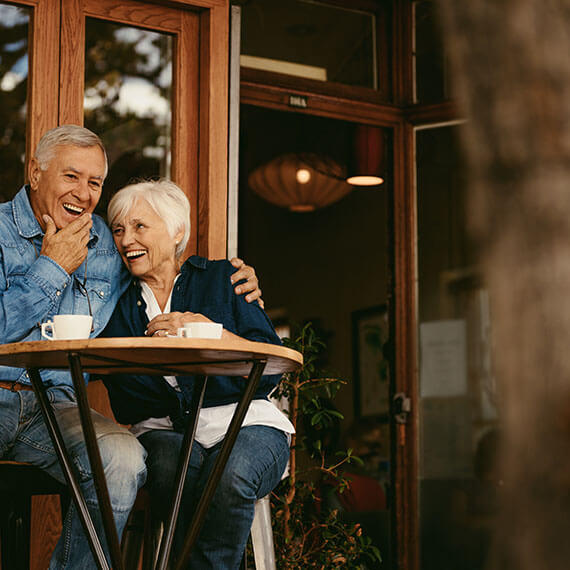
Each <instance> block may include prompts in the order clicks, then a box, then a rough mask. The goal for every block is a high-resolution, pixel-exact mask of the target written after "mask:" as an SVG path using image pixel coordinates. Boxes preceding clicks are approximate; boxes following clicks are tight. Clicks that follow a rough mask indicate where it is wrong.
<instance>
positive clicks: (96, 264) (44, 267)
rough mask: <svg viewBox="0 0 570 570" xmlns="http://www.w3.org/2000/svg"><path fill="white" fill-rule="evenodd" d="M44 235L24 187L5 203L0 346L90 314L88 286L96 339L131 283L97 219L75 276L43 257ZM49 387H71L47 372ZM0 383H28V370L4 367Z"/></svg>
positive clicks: (63, 376) (0, 217)
mask: <svg viewBox="0 0 570 570" xmlns="http://www.w3.org/2000/svg"><path fill="white" fill-rule="evenodd" d="M42 240H43V231H42V229H41V227H40V225H39V223H38V221H37V219H36V217H35V216H34V213H33V211H32V207H31V205H30V201H29V199H28V188H27V187H26V186H24V187H23V188H22V189H21V190H20V191H19V192H18V194H16V196H15V197H14V199H13V200H12V201H10V202H5V203H3V204H0V343H2V344H4V343H9V342H19V341H32V340H40V339H41V329H40V325H41V323H42V322H45V321H47V320H50V319H52V318H53V316H54V315H57V314H66V313H75V314H89V308H88V303H87V298H86V296H85V295H84V294H83V293H82V292H81V289H80V288H79V287H78V286H77V281H80V282H81V283H83V282H84V284H85V288H86V289H87V292H88V294H89V301H90V303H91V308H92V312H93V326H94V329H95V330H94V332H93V333H92V334H91V336H97V335H98V334H99V333H100V332H101V331H102V330H103V329H104V328H105V326H106V324H107V322H108V321H109V318H110V317H111V314H112V313H113V309H114V308H115V305H116V303H117V300H118V299H119V297H120V295H121V293H122V292H123V291H124V290H125V288H126V286H127V285H128V282H129V274H128V272H127V271H126V269H125V268H124V267H123V264H122V261H121V258H120V256H119V253H118V251H117V249H116V247H115V244H114V242H113V237H112V235H111V232H110V231H109V229H108V228H107V226H106V225H105V222H104V221H103V220H102V219H101V218H100V217H99V216H96V215H93V226H92V228H91V236H90V239H89V243H88V245H87V249H88V254H87V259H86V260H85V261H84V262H83V263H82V264H81V266H80V267H78V268H77V269H76V270H75V272H74V273H73V274H72V275H69V274H68V273H67V272H66V271H65V270H64V269H63V268H62V267H61V266H60V265H58V264H57V263H56V262H55V261H53V260H52V259H50V258H49V257H46V256H44V255H40V251H41V248H42ZM41 376H42V379H43V380H44V382H45V384H46V385H48V386H56V385H61V384H67V385H71V384H72V382H71V376H70V374H69V373H68V372H65V371H55V370H42V371H41ZM0 380H12V381H18V382H22V383H24V384H29V379H28V377H27V373H26V371H25V369H22V368H12V367H7V366H0Z"/></svg>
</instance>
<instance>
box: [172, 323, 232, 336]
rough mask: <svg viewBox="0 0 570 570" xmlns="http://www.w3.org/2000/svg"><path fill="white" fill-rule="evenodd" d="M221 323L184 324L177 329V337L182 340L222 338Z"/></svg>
mask: <svg viewBox="0 0 570 570" xmlns="http://www.w3.org/2000/svg"><path fill="white" fill-rule="evenodd" d="M222 330H223V326H222V324H221V323H200V322H196V323H184V326H183V327H180V328H179V329H178V336H181V337H184V338H222Z"/></svg>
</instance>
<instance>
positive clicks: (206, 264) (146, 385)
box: [103, 255, 281, 428]
mask: <svg viewBox="0 0 570 570" xmlns="http://www.w3.org/2000/svg"><path fill="white" fill-rule="evenodd" d="M234 271H235V268H234V267H233V266H232V265H231V263H230V262H229V261H226V260H222V261H210V260H208V259H205V258H203V257H199V256H197V255H194V256H192V257H190V258H189V259H188V260H187V261H186V262H185V263H184V264H183V266H182V268H181V270H180V277H179V278H178V280H177V281H176V283H175V285H174V290H173V292H172V300H171V311H173V312H174V311H179V312H185V311H191V312H193V313H202V314H203V315H205V316H207V317H208V318H209V319H211V320H212V321H214V322H217V323H222V324H223V325H224V328H225V329H226V330H228V331H230V332H233V333H234V334H237V335H239V336H241V337H243V338H246V339H248V340H253V341H259V342H267V343H271V344H281V340H280V339H279V337H278V336H277V334H276V333H275V330H274V329H273V325H272V324H271V321H270V320H269V318H268V316H267V315H266V314H265V312H264V311H263V309H261V307H260V306H259V305H258V303H257V301H254V302H253V303H248V302H247V301H246V300H245V299H244V298H243V296H242V295H236V294H235V293H234V290H233V287H232V285H231V281H230V275H231V274H232V273H233V272H234ZM147 324H148V318H147V316H146V304H145V302H144V300H143V298H142V295H141V287H140V285H139V283H138V281H137V280H133V282H132V284H131V285H130V286H129V288H128V289H127V290H126V291H125V293H124V295H123V296H122V297H121V299H120V300H119V303H118V305H117V308H116V310H115V312H114V314H113V316H112V318H111V320H110V322H109V325H108V326H107V329H106V330H105V332H104V333H103V335H104V336H111V337H117V336H143V335H144V332H145V330H146V327H147ZM280 379H281V376H280V375H273V376H262V378H261V380H260V382H259V386H258V388H257V391H256V393H255V395H254V399H265V398H267V396H268V394H269V393H270V392H271V391H272V390H273V388H274V387H275V386H276V385H277V383H278V382H279V380H280ZM103 381H104V382H105V385H106V386H107V389H108V391H109V396H110V400H111V406H112V408H113V412H114V414H115V417H116V418H117V420H118V421H119V422H120V423H124V424H134V423H138V422H140V421H142V420H145V419H147V418H150V417H155V418H161V417H165V416H170V418H171V419H172V421H173V423H174V424H175V428H176V425H177V420H180V419H181V418H182V421H183V420H184V419H185V418H184V416H185V415H187V411H188V409H189V408H190V405H191V399H192V384H193V377H192V376H179V377H178V384H179V387H180V389H181V391H180V392H178V391H176V390H175V389H174V388H173V387H172V386H170V385H169V384H168V383H167V382H166V381H165V380H164V379H163V378H160V377H153V376H145V375H120V374H117V375H106V376H104V378H103ZM244 386H245V381H244V379H243V378H241V377H237V378H234V377H229V376H211V377H209V378H208V382H207V384H206V393H205V394H204V402H203V406H204V407H205V408H207V407H211V406H220V405H223V404H230V403H233V402H237V401H238V400H239V398H240V396H241V395H242V393H243V389H244Z"/></svg>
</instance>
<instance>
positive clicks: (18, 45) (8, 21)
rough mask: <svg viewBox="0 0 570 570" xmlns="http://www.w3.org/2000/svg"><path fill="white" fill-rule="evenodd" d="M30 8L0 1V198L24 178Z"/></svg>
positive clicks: (12, 191) (11, 192) (10, 194)
mask: <svg viewBox="0 0 570 570" xmlns="http://www.w3.org/2000/svg"><path fill="white" fill-rule="evenodd" d="M29 21H30V10H29V9H28V8H18V7H16V6H7V5H4V4H0V164H2V168H1V169H0V201H1V202H4V201H6V200H11V199H12V197H13V196H14V195H15V194H16V192H17V191H18V190H19V188H20V186H21V185H22V184H23V182H24V162H25V154H26V115H27V106H26V102H27V97H26V95H27V89H28V23H29Z"/></svg>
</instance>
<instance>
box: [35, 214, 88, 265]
mask: <svg viewBox="0 0 570 570" xmlns="http://www.w3.org/2000/svg"><path fill="white" fill-rule="evenodd" d="M43 218H44V221H45V223H46V231H45V234H44V241H43V243H42V250H41V252H40V253H41V255H45V256H46V257H49V258H51V259H53V260H54V261H55V262H56V263H57V264H58V265H60V266H61V267H62V268H63V269H64V270H65V271H66V272H67V273H69V274H70V275H71V274H72V273H73V272H74V271H75V270H76V269H77V268H78V267H79V266H80V265H81V264H82V263H83V260H84V259H85V258H86V257H87V242H88V241H89V230H90V229H91V226H92V225H93V222H92V221H91V214H83V215H81V216H80V217H79V218H77V220H74V221H73V222H71V223H70V224H69V225H68V226H66V227H65V228H62V229H61V230H59V231H58V230H57V228H56V227H55V223H54V221H53V220H52V219H51V218H50V216H48V215H47V214H46V215H44V217H43Z"/></svg>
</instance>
